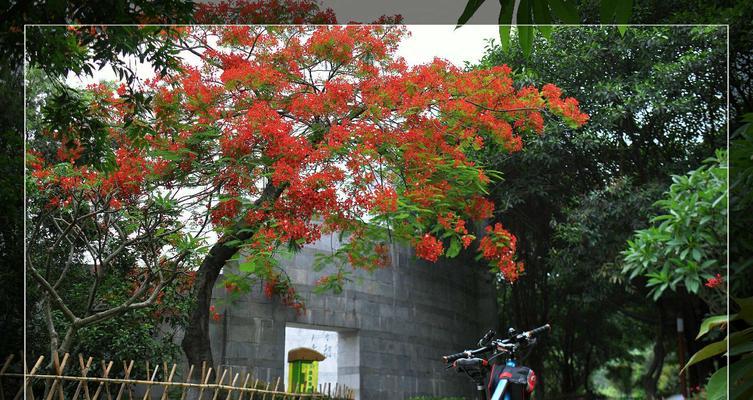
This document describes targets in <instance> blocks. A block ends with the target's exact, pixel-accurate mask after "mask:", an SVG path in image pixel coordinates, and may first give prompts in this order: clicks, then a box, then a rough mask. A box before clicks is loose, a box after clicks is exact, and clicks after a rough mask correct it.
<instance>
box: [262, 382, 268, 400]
mask: <svg viewBox="0 0 753 400" xmlns="http://www.w3.org/2000/svg"><path fill="white" fill-rule="evenodd" d="M267 390H269V382H267V386H266V387H265V388H264V395H263V396H262V397H261V400H267Z"/></svg>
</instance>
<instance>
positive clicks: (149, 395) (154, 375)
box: [95, 361, 159, 400]
mask: <svg viewBox="0 0 753 400" xmlns="http://www.w3.org/2000/svg"><path fill="white" fill-rule="evenodd" d="M157 372H159V367H158V366H156V365H155V366H154V372H152V378H151V379H149V381H148V382H147V383H146V392H145V393H144V398H143V399H142V400H146V399H151V398H152V385H154V380H155V379H156V378H157ZM146 373H147V376H149V362H148V361H147V363H146ZM95 400H96V399H95Z"/></svg>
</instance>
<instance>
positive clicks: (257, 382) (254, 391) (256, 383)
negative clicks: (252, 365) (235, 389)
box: [251, 378, 259, 400]
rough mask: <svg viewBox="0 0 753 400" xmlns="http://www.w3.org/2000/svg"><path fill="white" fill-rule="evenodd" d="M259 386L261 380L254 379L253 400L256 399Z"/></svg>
mask: <svg viewBox="0 0 753 400" xmlns="http://www.w3.org/2000/svg"><path fill="white" fill-rule="evenodd" d="M258 384H259V378H256V379H254V387H253V391H252V392H251V400H254V397H256V386H257V385H258Z"/></svg>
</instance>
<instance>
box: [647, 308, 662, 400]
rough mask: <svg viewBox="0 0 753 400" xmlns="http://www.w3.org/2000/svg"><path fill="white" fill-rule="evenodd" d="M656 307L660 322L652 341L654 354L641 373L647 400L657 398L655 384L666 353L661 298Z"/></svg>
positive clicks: (657, 381) (656, 384)
mask: <svg viewBox="0 0 753 400" xmlns="http://www.w3.org/2000/svg"><path fill="white" fill-rule="evenodd" d="M657 307H658V308H659V321H660V322H659V329H658V332H657V333H658V334H657V337H656V342H655V343H654V356H653V358H652V360H651V364H650V365H649V367H648V369H647V370H646V374H645V375H643V379H642V383H643V390H645V392H646V398H647V399H649V400H653V399H656V398H658V397H657V389H658V387H657V386H658V383H659V377H660V376H661V371H662V368H663V367H664V357H665V356H666V354H667V352H666V349H664V339H665V336H666V333H665V329H664V319H665V317H666V315H665V312H664V306H663V304H662V303H661V300H659V303H657Z"/></svg>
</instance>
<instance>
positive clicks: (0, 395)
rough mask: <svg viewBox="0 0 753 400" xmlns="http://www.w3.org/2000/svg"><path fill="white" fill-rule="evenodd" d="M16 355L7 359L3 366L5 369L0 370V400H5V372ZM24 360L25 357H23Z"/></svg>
mask: <svg viewBox="0 0 753 400" xmlns="http://www.w3.org/2000/svg"><path fill="white" fill-rule="evenodd" d="M15 356H16V355H15V354H11V355H9V356H8V358H6V359H5V364H3V369H0V400H5V390H3V387H4V386H3V381H2V379H3V377H5V370H7V369H8V367H9V366H10V363H11V361H13V358H14V357H15ZM21 359H22V360H23V357H21Z"/></svg>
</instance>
